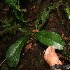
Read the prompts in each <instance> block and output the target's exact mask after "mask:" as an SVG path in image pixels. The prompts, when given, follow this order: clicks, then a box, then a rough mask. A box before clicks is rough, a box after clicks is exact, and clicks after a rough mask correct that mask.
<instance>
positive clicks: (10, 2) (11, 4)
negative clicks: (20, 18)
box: [5, 0, 18, 8]
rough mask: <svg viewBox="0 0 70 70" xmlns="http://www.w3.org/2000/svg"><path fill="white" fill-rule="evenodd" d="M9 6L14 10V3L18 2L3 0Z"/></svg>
mask: <svg viewBox="0 0 70 70" xmlns="http://www.w3.org/2000/svg"><path fill="white" fill-rule="evenodd" d="M5 1H6V2H7V4H8V5H9V6H11V7H12V8H16V3H17V1H18V0H5Z"/></svg>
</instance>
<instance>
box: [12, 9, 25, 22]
mask: <svg viewBox="0 0 70 70" xmlns="http://www.w3.org/2000/svg"><path fill="white" fill-rule="evenodd" d="M13 12H14V14H15V17H16V19H17V20H19V21H21V22H25V20H24V18H23V15H22V14H21V12H20V11H18V10H13Z"/></svg>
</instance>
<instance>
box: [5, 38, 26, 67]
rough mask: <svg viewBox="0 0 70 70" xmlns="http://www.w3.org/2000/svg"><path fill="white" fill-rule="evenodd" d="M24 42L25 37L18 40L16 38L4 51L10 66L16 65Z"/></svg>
mask: <svg viewBox="0 0 70 70" xmlns="http://www.w3.org/2000/svg"><path fill="white" fill-rule="evenodd" d="M25 43H26V38H25V37H21V38H20V39H19V40H17V41H16V42H15V43H14V44H12V45H11V46H10V47H9V49H8V51H7V53H6V59H7V63H8V65H9V66H10V67H16V65H17V64H18V62H19V59H20V53H21V50H22V48H23V46H24V45H25Z"/></svg>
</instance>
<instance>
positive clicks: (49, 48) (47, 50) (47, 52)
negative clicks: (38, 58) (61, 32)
mask: <svg viewBox="0 0 70 70" xmlns="http://www.w3.org/2000/svg"><path fill="white" fill-rule="evenodd" d="M51 49H52V48H51V47H50V46H49V47H48V48H47V49H46V51H45V55H47V54H49V53H50V52H51Z"/></svg>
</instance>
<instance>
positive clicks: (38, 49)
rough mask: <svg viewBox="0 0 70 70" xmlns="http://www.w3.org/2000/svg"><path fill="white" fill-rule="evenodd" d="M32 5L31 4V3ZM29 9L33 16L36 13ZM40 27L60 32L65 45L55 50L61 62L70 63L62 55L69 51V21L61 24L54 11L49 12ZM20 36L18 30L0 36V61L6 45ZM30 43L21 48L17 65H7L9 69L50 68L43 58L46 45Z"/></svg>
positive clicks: (30, 69) (30, 15)
mask: <svg viewBox="0 0 70 70" xmlns="http://www.w3.org/2000/svg"><path fill="white" fill-rule="evenodd" d="M29 1H30V3H31V2H32V1H33V0H29ZM48 2H49V0H48ZM48 2H47V3H48ZM38 3H39V5H40V2H39V1H38ZM48 4H49V3H48ZM0 5H1V4H0ZM34 5H36V3H34ZM32 6H33V4H32ZM28 9H29V8H28ZM38 9H39V6H38V7H37V8H35V10H36V11H35V12H37V11H38ZM29 11H31V12H30V13H28V14H29V16H28V17H30V18H35V16H36V15H35V14H32V13H35V12H34V11H32V10H29ZM5 16H7V15H5ZM30 18H29V19H30ZM4 19H5V18H4ZM26 19H27V16H26ZM62 20H63V21H64V22H66V21H67V20H65V19H64V18H62ZM31 25H32V23H31ZM42 29H45V30H47V31H54V32H56V33H58V34H60V36H61V37H62V39H63V40H64V41H65V43H66V45H65V47H64V50H63V51H58V50H56V52H57V53H58V54H60V55H61V56H60V55H58V56H59V58H60V60H61V61H62V62H63V63H65V64H70V60H69V59H70V58H69V57H68V60H67V59H65V57H66V58H67V56H64V54H65V53H66V52H70V34H69V33H70V23H69V22H68V23H67V22H66V23H65V24H61V23H60V21H59V20H58V18H57V17H56V15H55V13H51V14H50V18H49V19H48V22H46V23H45V25H44V26H43V28H42ZM21 36H22V33H20V32H17V33H16V34H14V35H13V34H12V35H9V34H7V35H4V36H0V63H1V62H3V60H4V59H5V55H6V51H7V49H8V47H9V46H10V45H11V44H12V43H14V42H15V41H16V40H17V39H19V38H20V37H21ZM31 43H32V44H31V45H30V47H29V48H28V49H26V50H25V48H23V49H22V52H21V58H20V61H19V63H18V65H17V67H15V68H9V67H8V68H9V70H50V67H49V65H48V64H47V63H46V62H45V60H44V58H43V55H44V50H45V49H46V48H47V47H46V48H44V45H42V44H40V43H39V42H38V41H32V42H31ZM63 56H64V57H63ZM0 68H1V67H0Z"/></svg>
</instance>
